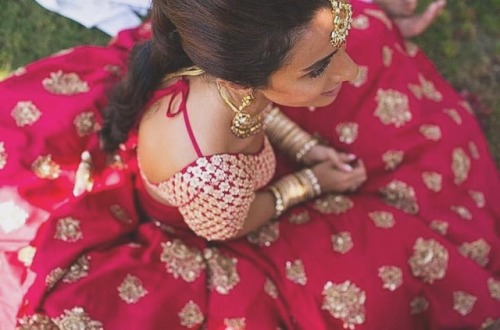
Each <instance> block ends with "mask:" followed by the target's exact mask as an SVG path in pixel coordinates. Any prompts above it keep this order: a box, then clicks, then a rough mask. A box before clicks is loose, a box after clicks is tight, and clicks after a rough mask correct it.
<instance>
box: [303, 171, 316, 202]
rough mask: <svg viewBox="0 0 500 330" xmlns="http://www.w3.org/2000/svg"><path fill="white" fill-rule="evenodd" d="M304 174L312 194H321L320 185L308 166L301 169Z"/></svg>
mask: <svg viewBox="0 0 500 330" xmlns="http://www.w3.org/2000/svg"><path fill="white" fill-rule="evenodd" d="M302 172H304V174H305V175H306V176H307V179H308V180H309V183H310V184H311V185H312V189H313V191H314V196H313V197H316V196H319V195H321V186H320V185H319V181H318V178H317V177H316V175H315V174H314V172H313V171H312V170H311V169H310V168H306V169H305V170H303V171H302Z"/></svg>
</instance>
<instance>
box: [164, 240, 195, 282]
mask: <svg viewBox="0 0 500 330" xmlns="http://www.w3.org/2000/svg"><path fill="white" fill-rule="evenodd" d="M161 246H162V248H163V251H162V253H161V255H160V260H161V261H162V262H164V263H165V264H166V269H167V272H168V273H170V274H172V276H173V277H174V278H179V277H181V278H182V279H183V280H184V281H186V282H193V281H194V280H196V278H197V277H198V276H199V275H200V274H201V272H202V271H203V270H204V269H205V263H204V260H203V256H202V254H201V252H200V251H199V250H198V249H196V248H189V247H188V246H187V245H185V244H184V243H182V242H181V241H180V240H178V239H176V240H173V241H172V242H166V243H162V244H161Z"/></svg>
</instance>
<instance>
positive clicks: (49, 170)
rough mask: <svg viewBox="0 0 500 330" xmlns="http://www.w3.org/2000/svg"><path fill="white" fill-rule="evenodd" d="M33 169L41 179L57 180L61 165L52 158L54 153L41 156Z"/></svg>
mask: <svg viewBox="0 0 500 330" xmlns="http://www.w3.org/2000/svg"><path fill="white" fill-rule="evenodd" d="M31 169H32V170H33V172H34V173H35V174H36V176H38V177H39V178H40V179H48V180H55V179H57V178H58V177H59V175H60V174H61V167H60V166H59V165H58V164H57V163H56V162H54V161H53V160H52V155H46V156H39V157H38V158H37V159H35V161H34V162H33V164H31Z"/></svg>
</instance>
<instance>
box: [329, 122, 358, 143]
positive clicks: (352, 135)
mask: <svg viewBox="0 0 500 330" xmlns="http://www.w3.org/2000/svg"><path fill="white" fill-rule="evenodd" d="M358 126H359V125H358V124H357V123H340V124H338V125H337V127H336V128H335V130H336V131H337V134H338V136H339V141H340V142H343V143H345V144H352V143H354V141H356V139H357V138H358Z"/></svg>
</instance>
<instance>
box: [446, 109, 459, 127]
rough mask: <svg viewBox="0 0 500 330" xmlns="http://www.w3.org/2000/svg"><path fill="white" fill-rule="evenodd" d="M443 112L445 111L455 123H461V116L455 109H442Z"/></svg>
mask: <svg viewBox="0 0 500 330" xmlns="http://www.w3.org/2000/svg"><path fill="white" fill-rule="evenodd" d="M443 111H444V113H446V114H447V115H448V116H450V118H451V119H452V120H453V121H454V122H455V123H456V124H457V125H462V117H461V116H460V114H459V113H458V111H457V110H455V109H444V110H443Z"/></svg>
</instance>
